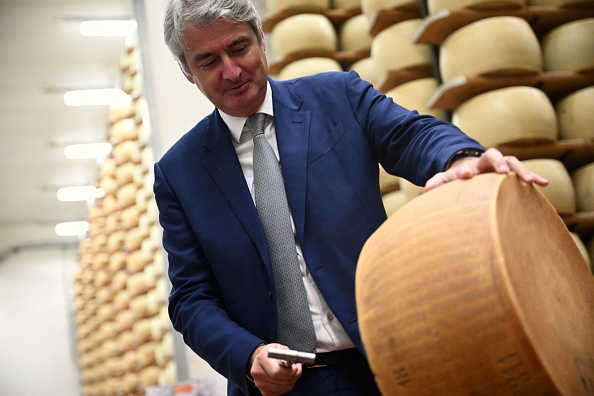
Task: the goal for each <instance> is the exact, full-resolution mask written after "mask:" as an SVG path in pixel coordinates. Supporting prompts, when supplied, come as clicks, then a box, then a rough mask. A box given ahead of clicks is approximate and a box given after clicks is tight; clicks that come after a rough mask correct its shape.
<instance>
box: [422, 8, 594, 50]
mask: <svg viewBox="0 0 594 396" xmlns="http://www.w3.org/2000/svg"><path fill="white" fill-rule="evenodd" d="M585 4H586V3H584V6H581V7H577V6H576V7H573V8H559V7H536V6H528V7H508V8H497V9H471V8H461V9H454V10H441V11H439V12H436V13H435V14H432V15H429V16H427V17H426V18H425V19H424V20H423V24H422V25H421V28H420V29H419V31H418V32H417V34H416V35H415V36H414V38H413V40H414V41H415V42H416V43H418V44H432V45H440V44H441V43H442V42H443V41H444V40H445V39H446V37H448V36H449V35H450V34H451V33H453V32H454V31H456V30H458V29H460V28H461V27H463V26H466V25H468V24H470V23H472V22H476V21H478V20H480V19H485V18H491V17H496V16H515V17H519V18H522V19H525V20H526V21H527V22H528V23H529V24H530V25H531V26H532V29H533V30H534V32H535V34H536V35H537V36H538V37H542V36H543V35H545V34H546V33H548V32H549V31H550V30H552V29H554V28H556V27H558V26H561V25H563V24H565V23H568V22H572V21H576V20H579V19H584V18H591V17H594V7H592V6H591V4H590V6H586V5H585Z"/></svg>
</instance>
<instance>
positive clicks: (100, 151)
mask: <svg viewBox="0 0 594 396" xmlns="http://www.w3.org/2000/svg"><path fill="white" fill-rule="evenodd" d="M110 152H111V144H110V143H82V144H70V145H68V146H66V147H64V156H65V157H66V158H68V159H89V158H97V159H100V158H105V157H107V155H108V154H109V153H110Z"/></svg>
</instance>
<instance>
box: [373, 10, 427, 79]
mask: <svg viewBox="0 0 594 396" xmlns="http://www.w3.org/2000/svg"><path fill="white" fill-rule="evenodd" d="M421 23H422V20H421V19H418V18H417V19H409V20H407V21H404V22H399V23H396V24H394V25H392V26H390V27H388V28H386V29H384V30H382V31H381V32H380V33H378V34H377V35H376V36H375V37H374V38H373V40H372V43H371V58H372V59H373V61H374V63H375V68H376V72H377V74H378V75H382V76H383V75H385V74H386V73H387V72H388V71H392V70H400V69H405V68H407V67H412V66H421V65H430V64H431V53H430V51H429V45H427V44H415V43H414V42H413V37H414V35H415V34H416V32H417V31H418V29H419V28H420V26H421Z"/></svg>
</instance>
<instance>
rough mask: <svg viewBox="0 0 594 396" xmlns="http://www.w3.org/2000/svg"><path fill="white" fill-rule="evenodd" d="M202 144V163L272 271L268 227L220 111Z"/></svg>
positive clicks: (213, 118)
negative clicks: (262, 223) (258, 211)
mask: <svg viewBox="0 0 594 396" xmlns="http://www.w3.org/2000/svg"><path fill="white" fill-rule="evenodd" d="M202 147H203V150H204V160H203V163H202V164H203V166H204V168H205V169H206V171H207V172H208V173H209V174H210V176H211V178H212V180H213V182H214V183H215V184H216V185H217V187H218V188H219V190H220V191H221V193H222V195H223V196H224V198H225V200H226V201H227V203H228V204H229V206H230V207H231V210H232V211H233V213H234V214H235V216H236V217H237V218H238V219H239V221H240V222H241V224H242V225H243V228H244V229H245V230H246V232H247V233H248V235H249V236H250V238H251V239H252V240H253V241H254V243H255V244H256V246H257V247H258V250H259V251H260V254H261V256H262V257H263V258H264V262H265V263H266V267H267V268H268V270H269V273H271V268H272V267H271V264H270V262H269V260H268V258H267V257H268V253H267V252H268V247H267V244H266V237H265V235H264V229H263V228H262V226H261V225H260V218H259V217H258V213H257V211H256V207H255V206H254V204H253V200H252V197H251V195H250V192H249V189H248V187H247V185H246V183H245V178H244V175H243V172H242V171H241V165H240V164H239V160H238V159H237V154H236V153H235V149H234V147H233V143H232V142H231V139H230V137H229V130H228V128H227V126H226V125H225V123H224V121H223V119H222V118H221V117H220V116H219V114H218V112H217V111H216V110H215V114H213V117H212V120H211V123H210V125H209V128H208V132H207V133H206V136H205V138H204V141H203V145H202Z"/></svg>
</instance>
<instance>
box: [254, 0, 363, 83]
mask: <svg viewBox="0 0 594 396" xmlns="http://www.w3.org/2000/svg"><path fill="white" fill-rule="evenodd" d="M267 5H268V10H267V12H268V13H269V14H271V15H270V16H269V18H267V19H265V21H264V28H265V29H269V33H270V38H269V43H270V44H271V45H270V48H271V50H272V51H271V53H272V55H271V57H272V62H271V65H270V66H271V67H270V73H271V74H272V75H273V76H275V77H277V78H278V79H280V80H287V79H292V78H298V77H302V76H308V75H312V74H317V73H323V72H328V71H344V70H351V69H353V70H356V71H357V72H360V74H361V75H362V77H363V78H364V79H366V80H369V81H370V82H372V83H373V81H374V80H375V76H374V75H373V74H374V73H375V70H372V69H371V68H370V67H369V65H370V59H369V53H370V48H371V35H370V34H369V21H368V19H367V17H366V15H365V14H363V13H361V5H360V2H359V0H342V1H332V2H319V1H301V2H298V1H288V2H287V1H283V2H277V1H273V0H269V2H267ZM267 21H272V22H270V23H267ZM363 60H366V61H367V62H362V61H363ZM359 62H361V63H359ZM355 63H358V64H357V65H356V67H355Z"/></svg>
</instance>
